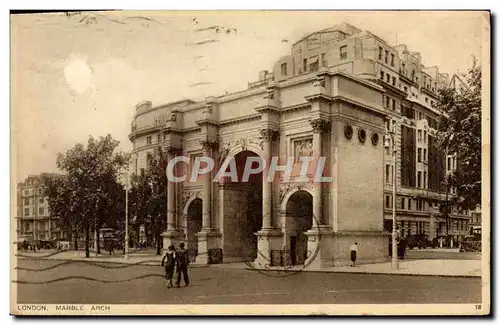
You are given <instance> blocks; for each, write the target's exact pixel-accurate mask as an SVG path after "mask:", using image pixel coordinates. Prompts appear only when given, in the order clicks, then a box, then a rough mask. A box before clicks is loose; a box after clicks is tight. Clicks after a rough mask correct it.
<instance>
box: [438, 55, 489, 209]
mask: <svg viewBox="0 0 500 325" xmlns="http://www.w3.org/2000/svg"><path fill="white" fill-rule="evenodd" d="M481 80H482V79H481V66H480V65H478V63H477V61H476V60H475V59H474V61H473V65H472V67H471V68H470V69H469V71H468V73H467V76H466V81H467V83H468V86H469V87H466V88H465V89H462V90H461V91H457V90H456V89H453V88H447V89H443V90H441V91H440V92H439V100H438V102H437V108H438V109H439V110H441V111H442V112H443V114H442V115H441V116H440V118H439V121H438V144H439V146H440V147H441V149H442V150H445V151H446V152H448V153H450V154H451V153H455V154H456V157H457V169H456V171H455V172H454V173H453V174H452V175H451V177H450V178H449V180H448V181H449V186H453V187H455V188H456V189H457V197H458V202H457V204H458V205H459V206H461V207H462V208H463V209H475V208H476V207H477V206H478V205H479V204H480V203H481Z"/></svg>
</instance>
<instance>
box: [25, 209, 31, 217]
mask: <svg viewBox="0 0 500 325" xmlns="http://www.w3.org/2000/svg"><path fill="white" fill-rule="evenodd" d="M24 215H25V216H29V215H30V208H24Z"/></svg>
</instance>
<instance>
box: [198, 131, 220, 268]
mask: <svg viewBox="0 0 500 325" xmlns="http://www.w3.org/2000/svg"><path fill="white" fill-rule="evenodd" d="M200 144H201V146H202V148H203V156H204V157H208V158H212V159H213V155H212V152H213V149H214V148H215V147H216V146H217V142H215V141H209V140H202V141H200ZM212 197H213V195H212V171H210V172H208V173H207V174H205V175H203V201H202V202H203V208H202V228H201V231H200V232H199V233H197V234H196V237H197V238H198V239H197V241H198V256H197V257H196V263H197V264H208V263H210V262H211V259H210V252H211V250H212V249H215V248H220V246H221V243H220V239H221V236H222V235H221V233H220V232H219V231H218V230H217V229H214V228H213V220H212V218H213V216H214V215H213V214H212Z"/></svg>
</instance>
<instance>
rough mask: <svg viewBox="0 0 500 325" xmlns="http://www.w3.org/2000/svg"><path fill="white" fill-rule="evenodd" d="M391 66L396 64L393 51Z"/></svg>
mask: <svg viewBox="0 0 500 325" xmlns="http://www.w3.org/2000/svg"><path fill="white" fill-rule="evenodd" d="M391 66H394V54H392V53H391Z"/></svg>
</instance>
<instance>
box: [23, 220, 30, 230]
mask: <svg viewBox="0 0 500 325" xmlns="http://www.w3.org/2000/svg"><path fill="white" fill-rule="evenodd" d="M24 231H30V224H29V223H27V222H26V224H25V225H24Z"/></svg>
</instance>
